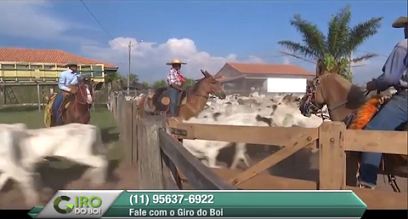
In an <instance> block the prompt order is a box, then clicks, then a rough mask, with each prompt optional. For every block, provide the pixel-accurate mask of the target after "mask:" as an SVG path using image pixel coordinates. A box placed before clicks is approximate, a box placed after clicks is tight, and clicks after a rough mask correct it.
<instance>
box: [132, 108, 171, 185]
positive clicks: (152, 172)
mask: <svg viewBox="0 0 408 219" xmlns="http://www.w3.org/2000/svg"><path fill="white" fill-rule="evenodd" d="M164 121H165V120H164V118H163V117H160V116H156V117H147V118H143V119H140V120H139V121H138V127H139V128H138V131H139V132H142V133H141V134H139V136H142V139H138V140H139V143H138V145H139V148H138V149H139V152H138V154H140V155H142V156H140V157H139V160H138V161H139V162H138V168H139V189H159V190H162V189H164V186H165V185H164V178H163V168H162V158H161V151H160V140H159V129H160V128H162V127H163V125H164Z"/></svg>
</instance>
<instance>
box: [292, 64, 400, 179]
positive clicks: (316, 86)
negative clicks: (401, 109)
mask: <svg viewBox="0 0 408 219" xmlns="http://www.w3.org/2000/svg"><path fill="white" fill-rule="evenodd" d="M317 73H318V75H317V77H316V78H315V79H314V80H313V81H308V83H307V87H306V94H305V95H304V96H303V98H302V99H301V101H300V104H299V110H300V112H301V113H302V114H303V115H304V116H306V117H310V116H311V114H316V115H319V113H320V111H321V109H322V108H323V106H324V105H327V108H328V110H329V115H330V118H331V120H332V121H343V122H345V123H346V125H347V126H348V128H352V129H363V128H364V127H365V125H366V124H367V123H368V122H369V121H370V119H371V118H372V116H374V115H375V113H376V112H377V108H376V106H377V105H378V104H379V102H378V101H380V99H381V98H382V97H381V96H379V95H376V96H373V97H371V98H367V95H366V94H367V92H364V91H363V90H362V89H361V88H360V87H358V86H356V85H353V84H351V83H350V82H349V81H348V80H346V79H345V78H343V77H342V76H340V75H339V74H336V73H327V72H324V73H320V72H319V71H318V72H317ZM364 113H365V114H366V115H363V114H364ZM367 114H369V115H368V116H367ZM350 115H355V116H354V117H352V116H350ZM363 120H365V121H363ZM397 130H398V131H403V130H406V126H404V127H401V128H399V129H397ZM348 155H349V156H348V158H351V159H356V158H357V156H356V155H360V153H357V154H356V153H353V152H348ZM384 157H385V160H386V161H387V162H386V164H385V166H386V168H387V170H386V171H387V172H388V173H391V172H392V173H398V172H399V173H400V174H401V175H403V176H405V175H406V168H407V165H406V156H401V155H386V156H384ZM387 158H392V159H387ZM351 159H348V162H354V163H353V164H355V160H354V161H352V160H351ZM354 167H357V165H355V166H354ZM401 167H402V168H403V170H401ZM354 170H355V169H354ZM354 170H352V171H354ZM396 170H398V171H396ZM401 172H402V173H401ZM404 172H405V173H404ZM354 173H355V172H354ZM350 174H353V173H350ZM353 178H354V179H348V182H349V183H348V184H349V185H351V184H354V183H355V182H356V181H355V180H356V178H355V177H353Z"/></svg>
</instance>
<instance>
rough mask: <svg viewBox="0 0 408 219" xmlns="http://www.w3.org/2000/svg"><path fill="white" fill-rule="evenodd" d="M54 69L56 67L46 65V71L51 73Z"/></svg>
mask: <svg viewBox="0 0 408 219" xmlns="http://www.w3.org/2000/svg"><path fill="white" fill-rule="evenodd" d="M53 68H55V65H44V70H45V71H51V70H52V69H53Z"/></svg>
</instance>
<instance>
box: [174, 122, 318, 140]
mask: <svg viewBox="0 0 408 219" xmlns="http://www.w3.org/2000/svg"><path fill="white" fill-rule="evenodd" d="M168 124H169V127H170V128H172V134H174V135H175V136H176V137H177V138H182V139H202V140H213V141H227V142H241V143H251V144H264V145H278V146H284V145H286V144H287V142H288V139H297V140H299V141H312V140H314V139H317V136H318V129H317V128H299V127H291V128H282V127H257V126H235V125H210V124H194V123H182V122H179V121H178V120H176V119H169V120H168ZM226 133H228V134H226ZM249 135H250V138H249Z"/></svg>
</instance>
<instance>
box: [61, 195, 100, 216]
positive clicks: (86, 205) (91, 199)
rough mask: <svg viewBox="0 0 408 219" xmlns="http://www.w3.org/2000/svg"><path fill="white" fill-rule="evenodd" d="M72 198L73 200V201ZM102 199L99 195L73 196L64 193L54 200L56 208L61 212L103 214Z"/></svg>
mask: <svg viewBox="0 0 408 219" xmlns="http://www.w3.org/2000/svg"><path fill="white" fill-rule="evenodd" d="M71 200H72V201H71ZM101 206H102V199H101V198H100V197H98V196H75V197H73V198H71V197H68V196H65V195H62V196H59V197H57V198H56V199H55V200H54V209H55V211H56V212H58V213H60V214H69V213H71V212H72V211H74V214H75V215H101V213H102V211H101V208H100V207H101Z"/></svg>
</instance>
